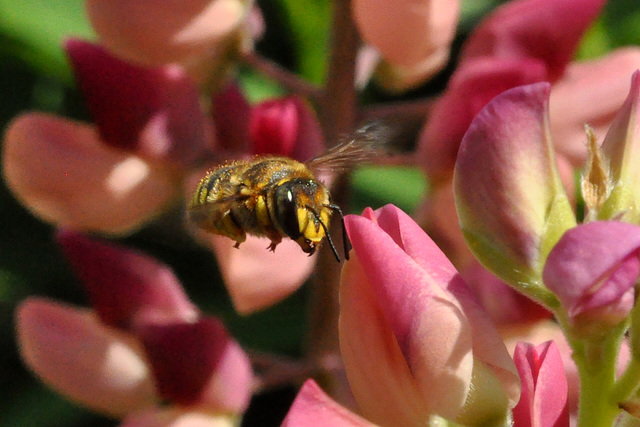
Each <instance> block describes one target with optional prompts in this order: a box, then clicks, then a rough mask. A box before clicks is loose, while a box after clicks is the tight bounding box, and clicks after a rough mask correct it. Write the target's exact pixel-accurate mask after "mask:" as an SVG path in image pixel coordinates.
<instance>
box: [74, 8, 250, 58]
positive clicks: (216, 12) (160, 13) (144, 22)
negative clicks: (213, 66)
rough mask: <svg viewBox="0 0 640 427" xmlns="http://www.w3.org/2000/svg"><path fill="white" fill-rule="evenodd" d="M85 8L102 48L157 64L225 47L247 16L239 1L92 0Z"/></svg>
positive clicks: (195, 56)
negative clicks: (140, 0) (176, 2)
mask: <svg viewBox="0 0 640 427" xmlns="http://www.w3.org/2000/svg"><path fill="white" fill-rule="evenodd" d="M86 8H87V14H88V16H89V19H90V20H91V24H92V26H93V29H94V30H95V31H96V32H97V33H98V35H99V37H100V43H101V44H102V45H103V46H106V47H107V48H108V49H109V50H111V51H113V52H115V53H116V54H117V55H118V56H120V57H123V58H127V59H129V60H133V61H140V62H143V63H146V64H148V65H153V66H157V65H161V64H166V63H172V62H186V61H188V60H190V59H191V60H194V58H197V57H205V56H206V55H207V54H211V53H212V52H215V50H216V49H221V48H222V47H223V46H221V45H222V44H224V43H225V42H228V39H229V38H230V37H232V36H233V34H234V32H235V31H237V30H238V28H239V26H240V25H241V24H242V21H243V20H244V19H245V17H246V15H247V14H248V12H249V10H248V8H247V7H246V6H245V2H243V1H240V0H215V1H211V0H187V1H183V2H181V3H180V7H176V5H175V3H174V2H173V1H170V0H152V1H147V2H144V3H138V2H129V1H112V0H107V1H105V0H90V1H88V2H87V5H86Z"/></svg>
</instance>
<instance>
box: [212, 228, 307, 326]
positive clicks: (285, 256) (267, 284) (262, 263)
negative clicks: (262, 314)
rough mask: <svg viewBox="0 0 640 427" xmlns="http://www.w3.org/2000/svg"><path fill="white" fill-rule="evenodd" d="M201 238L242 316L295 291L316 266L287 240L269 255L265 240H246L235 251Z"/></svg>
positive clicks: (222, 241) (227, 243)
mask: <svg viewBox="0 0 640 427" xmlns="http://www.w3.org/2000/svg"><path fill="white" fill-rule="evenodd" d="M200 235H201V236H203V237H202V240H204V239H206V240H207V241H208V242H209V245H211V247H212V248H213V250H214V251H215V254H216V257H217V258H218V265H219V266H220V270H221V271H222V277H223V278H224V282H225V285H226V287H227V290H228V292H229V294H230V296H231V300H232V301H233V306H234V307H235V309H236V310H237V311H238V312H239V313H242V314H249V313H253V312H254V311H257V310H260V309H263V308H266V307H269V306H271V305H273V304H275V303H277V302H279V301H281V300H283V299H284V298H286V297H288V296H289V295H291V294H292V293H293V292H295V291H297V290H298V289H299V288H300V286H302V284H303V283H304V281H305V280H307V278H308V277H309V275H310V274H311V271H312V270H313V266H314V265H315V262H316V257H309V256H307V254H305V253H304V252H302V250H301V249H300V246H298V244H297V243H295V242H293V241H291V240H289V239H286V240H283V241H282V243H280V244H279V245H278V247H277V248H276V250H275V252H270V251H268V250H267V246H269V240H268V239H264V238H258V237H254V236H247V240H246V241H245V242H244V243H242V244H241V245H240V248H238V249H236V248H234V247H233V244H234V243H233V241H231V240H230V239H228V238H227V237H222V236H214V235H209V236H204V235H203V234H202V233H201V234H200Z"/></svg>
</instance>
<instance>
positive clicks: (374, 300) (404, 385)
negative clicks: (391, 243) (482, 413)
mask: <svg viewBox="0 0 640 427" xmlns="http://www.w3.org/2000/svg"><path fill="white" fill-rule="evenodd" d="M372 243H374V244H375V242H372ZM379 249H380V248H379ZM381 252H386V251H382V250H381ZM369 267H370V264H369V263H367V266H366V267H365V266H363V265H362V264H361V263H360V260H359V255H358V251H357V249H356V250H355V254H353V253H352V259H351V260H350V261H349V262H348V263H347V264H346V265H345V267H344V269H343V275H342V284H341V287H340V320H339V335H340V350H341V354H342V359H343V361H344V364H345V368H346V372H347V378H348V379H349V385H350V386H351V391H352V392H353V395H354V397H355V398H356V401H357V402H358V406H359V407H360V409H361V411H362V413H363V415H364V416H365V417H366V418H367V419H369V420H371V421H373V422H374V423H376V424H380V425H395V424H397V425H407V426H408V425H423V424H424V423H426V421H427V419H428V416H429V415H430V414H433V413H438V414H441V415H442V416H444V417H448V418H452V419H453V418H455V417H456V416H457V414H458V413H459V411H460V410H461V408H462V407H463V405H464V403H465V400H466V396H467V393H468V390H469V386H470V383H471V371H472V366H473V358H472V354H471V334H470V329H469V327H468V324H466V319H465V318H464V314H463V313H462V311H461V309H460V308H459V307H456V304H455V302H451V301H450V300H449V299H447V298H446V297H444V298H443V296H444V292H443V291H441V290H440V291H439V292H438V291H437V290H436V291H435V294H433V295H426V294H427V292H426V291H425V292H423V294H422V295H417V294H416V293H415V292H413V293H412V296H413V297H419V303H421V304H422V305H423V307H422V309H421V310H422V312H423V315H422V316H420V317H418V316H416V318H415V319H413V321H414V325H413V326H414V327H413V332H414V333H413V334H411V335H412V336H411V338H410V339H415V340H416V341H417V342H414V343H411V344H408V343H406V342H403V341H406V340H407V339H409V338H407V337H406V335H409V334H410V332H411V331H409V332H407V333H404V331H401V333H402V334H403V335H405V336H399V337H398V336H397V333H396V331H394V329H395V328H394V325H393V324H392V321H391V320H390V319H389V318H388V315H387V314H386V313H385V312H384V309H383V306H382V304H381V302H380V301H379V297H378V295H376V291H375V290H374V289H373V286H372V284H371V283H370V281H369V280H370V279H369V277H368V274H367V273H366V272H365V269H368V268H369ZM387 267H388V266H387ZM392 271H402V270H392ZM403 276H404V275H403ZM400 279H402V277H400ZM404 279H405V280H406V281H407V282H409V281H410V280H411V279H410V278H409V277H404ZM399 287H402V286H399ZM398 292H400V291H398ZM437 294H440V295H437ZM413 299H414V298H409V297H407V298H405V301H412V300H413ZM386 303H387V302H385V304H386ZM416 304H418V301H416ZM410 305H413V304H410ZM394 323H398V322H394ZM429 326H430V328H429V329H426V328H427V327H429ZM403 346H405V347H411V349H410V351H411V350H414V351H413V354H411V353H409V352H408V351H407V349H403V348H402V347H403ZM420 349H422V350H423V352H424V354H422V355H419V354H417V353H418V352H419V351H420Z"/></svg>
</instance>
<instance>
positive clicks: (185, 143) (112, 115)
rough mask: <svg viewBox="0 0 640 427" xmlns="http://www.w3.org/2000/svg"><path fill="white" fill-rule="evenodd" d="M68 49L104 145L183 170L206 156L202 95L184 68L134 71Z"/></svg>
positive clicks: (102, 56) (74, 45)
mask: <svg viewBox="0 0 640 427" xmlns="http://www.w3.org/2000/svg"><path fill="white" fill-rule="evenodd" d="M65 48H66V51H67V54H68V55H69V57H70V59H71V64H72V65H73V68H74V71H75V73H76V78H77V79H78V83H79V86H80V89H81V90H82V92H83V95H84V98H85V101H86V104H87V107H88V108H89V111H90V112H91V114H92V115H93V119H94V120H95V122H96V125H97V126H98V129H99V130H100V135H101V138H102V140H103V141H104V142H105V143H107V144H109V145H111V146H113V147H117V148H122V149H125V150H128V151H130V152H131V153H134V154H137V155H140V156H142V157H148V158H150V159H156V160H162V161H166V162H170V163H174V164H177V165H179V166H180V165H190V164H191V163H193V162H195V161H196V160H197V159H198V158H199V157H202V156H203V155H204V154H205V153H206V149H207V148H208V147H209V145H210V144H211V141H210V135H209V134H208V133H207V131H208V130H209V129H207V128H206V126H205V121H204V115H203V112H202V109H201V107H200V99H199V94H198V91H197V88H196V86H195V84H194V83H193V82H192V81H191V79H190V78H189V77H188V76H187V75H186V74H185V73H184V71H183V70H182V69H181V68H180V67H178V66H166V67H156V68H148V67H141V66H137V65H132V64H129V63H126V62H124V61H122V60H120V59H118V58H116V57H114V56H112V55H111V54H109V53H108V52H107V51H106V50H105V49H104V48H102V47H100V46H98V45H94V44H91V43H88V42H83V41H81V40H77V39H70V40H68V41H67V42H66V43H65Z"/></svg>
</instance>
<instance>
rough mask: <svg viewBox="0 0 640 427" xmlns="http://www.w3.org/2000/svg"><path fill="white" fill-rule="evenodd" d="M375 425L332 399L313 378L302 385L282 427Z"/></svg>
mask: <svg viewBox="0 0 640 427" xmlns="http://www.w3.org/2000/svg"><path fill="white" fill-rule="evenodd" d="M298 426H306V427H325V426H335V427H349V426H373V424H371V423H370V422H368V421H366V420H364V419H362V418H360V417H359V416H358V415H356V414H354V413H353V412H350V411H349V410H348V409H346V408H344V407H343V406H340V405H339V404H338V403H336V402H335V401H334V400H332V399H331V398H330V397H329V396H327V394H326V393H325V392H324V391H322V389H321V388H320V387H319V386H318V384H316V383H315V381H313V380H307V381H305V383H304V384H303V385H302V388H301V389H300V392H299V393H298V396H297V397H296V399H295V400H294V401H293V404H292V405H291V408H289V412H288V413H287V417H286V418H285V419H284V421H283V422H282V424H281V427H298Z"/></svg>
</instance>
